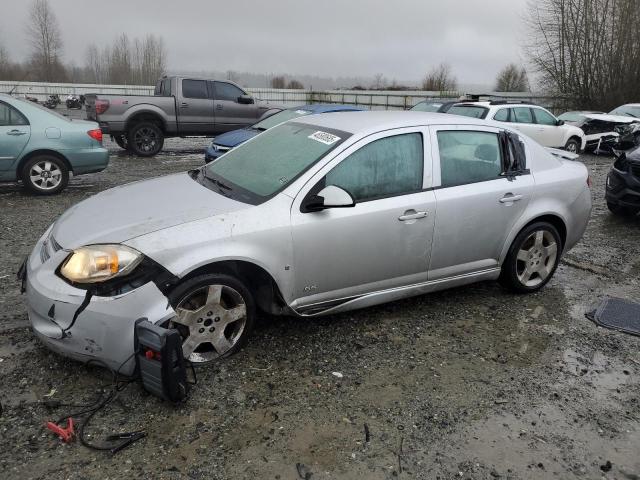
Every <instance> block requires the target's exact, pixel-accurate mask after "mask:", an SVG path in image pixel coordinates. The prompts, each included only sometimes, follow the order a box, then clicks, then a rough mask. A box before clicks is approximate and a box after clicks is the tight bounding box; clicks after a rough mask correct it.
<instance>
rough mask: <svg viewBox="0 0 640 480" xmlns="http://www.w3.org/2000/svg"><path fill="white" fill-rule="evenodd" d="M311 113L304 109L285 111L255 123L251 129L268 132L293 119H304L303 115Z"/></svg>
mask: <svg viewBox="0 0 640 480" xmlns="http://www.w3.org/2000/svg"><path fill="white" fill-rule="evenodd" d="M310 113H311V112H310V111H309V110H305V109H304V108H295V109H293V108H292V109H290V110H283V111H281V112H278V113H276V114H274V115H271V116H270V117H268V118H265V119H264V120H262V121H261V122H258V123H255V124H254V125H252V126H251V128H255V129H256V130H268V129H269V128H271V127H275V126H276V125H278V124H280V123H282V122H286V121H287V120H291V119H292V118H298V117H302V116H303V115H309V114H310Z"/></svg>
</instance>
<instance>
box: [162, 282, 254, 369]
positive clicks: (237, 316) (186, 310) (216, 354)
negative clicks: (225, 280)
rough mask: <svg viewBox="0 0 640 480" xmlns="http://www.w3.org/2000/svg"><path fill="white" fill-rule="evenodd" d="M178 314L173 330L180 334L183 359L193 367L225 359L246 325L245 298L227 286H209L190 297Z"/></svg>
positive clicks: (172, 323) (199, 289) (178, 310)
mask: <svg viewBox="0 0 640 480" xmlns="http://www.w3.org/2000/svg"><path fill="white" fill-rule="evenodd" d="M175 312H176V315H177V317H176V318H174V319H173V320H172V322H171V327H172V328H176V329H178V331H180V334H181V335H182V338H183V344H182V351H183V354H184V357H185V358H186V359H188V360H189V361H190V362H192V363H205V362H210V361H212V360H216V359H217V358H220V357H222V356H224V355H225V353H227V352H228V351H229V350H231V349H232V348H233V347H234V346H235V345H236V344H237V343H238V342H239V341H240V337H241V336H242V333H243V332H244V329H245V325H246V323H247V306H246V304H245V302H244V299H243V298H242V295H241V294H240V293H239V292H238V291H237V290H235V289H234V288H231V287H229V286H227V285H207V286H204V287H200V288H198V289H196V290H194V291H192V292H190V293H188V294H187V295H186V296H185V297H184V298H183V299H182V300H181V301H180V302H179V303H178V305H177V306H176V308H175Z"/></svg>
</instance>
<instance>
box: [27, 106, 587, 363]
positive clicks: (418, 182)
mask: <svg viewBox="0 0 640 480" xmlns="http://www.w3.org/2000/svg"><path fill="white" fill-rule="evenodd" d="M590 211H591V194H590V190H589V187H588V172H587V169H586V168H585V166H584V165H583V164H581V163H580V162H576V161H569V160H563V159H561V158H556V157H554V156H553V155H552V154H550V153H549V152H548V151H546V150H545V149H544V148H543V147H541V146H540V145H538V144H537V143H536V142H534V141H532V140H531V139H529V138H528V137H526V136H524V135H522V134H521V133H519V132H517V131H514V130H512V129H511V128H510V127H509V126H507V125H505V124H498V123H492V122H486V121H482V120H476V119H472V118H465V117H460V116H453V115H451V116H446V115H438V114H431V113H423V112H355V113H352V112H350V113H329V114H321V115H313V116H309V117H308V118H300V119H296V120H295V121H290V122H287V123H284V124H282V125H279V126H277V127H274V128H273V129H270V130H268V131H266V132H264V133H262V134H261V135H259V136H257V137H255V138H254V139H252V140H250V141H248V142H247V143H245V144H243V145H241V146H239V147H238V148H236V149H234V150H231V151H230V152H228V153H226V154H225V155H223V156H222V157H220V158H219V159H218V160H216V161H215V162H212V163H210V164H208V165H206V166H203V167H202V168H200V169H197V170H192V171H189V172H185V173H181V174H176V175H170V176H165V177H160V178H155V179H151V180H146V181H142V182H136V183H132V184H129V185H124V186H121V187H117V188H113V189H111V190H107V191H105V192H102V193H100V194H98V195H95V196H93V197H91V198H89V199H87V200H85V201H83V202H81V203H79V204H77V205H75V206H74V207H72V208H70V209H69V210H68V211H67V212H65V213H64V214H63V215H62V216H61V217H60V218H59V219H58V220H57V221H56V222H55V223H54V224H53V225H51V227H50V228H49V229H48V230H47V231H46V232H45V233H44V235H43V236H42V238H41V239H40V240H39V241H38V243H37V244H36V246H35V248H34V250H33V252H32V253H31V255H30V257H29V258H28V259H27V261H26V266H25V269H24V270H25V274H24V275H23V281H24V285H25V288H26V293H27V304H28V313H29V318H30V320H31V324H32V326H33V330H34V332H35V334H36V335H37V336H38V337H39V338H40V339H41V340H42V342H43V343H44V344H45V345H47V346H48V347H49V348H50V349H52V350H54V351H56V352H59V353H61V354H63V355H67V356H69V357H73V358H75V359H78V360H81V361H88V360H89V359H98V360H100V361H102V362H105V363H106V364H108V365H109V366H110V367H112V368H114V369H116V368H121V371H122V372H123V373H131V372H132V370H133V368H134V361H133V360H132V359H131V356H132V354H133V349H134V347H133V345H134V339H133V336H134V322H135V321H136V319H138V318H141V317H145V318H147V319H148V320H150V321H151V322H153V323H155V324H159V325H163V326H167V327H172V328H176V329H177V330H178V331H179V332H180V334H181V336H182V338H183V351H184V355H185V357H187V358H188V359H189V360H191V361H192V362H194V363H202V362H209V361H214V360H216V359H218V358H220V357H223V356H226V355H229V354H231V353H233V352H235V351H237V350H238V349H239V348H240V347H241V346H242V345H243V343H244V342H245V340H246V338H247V336H248V334H249V332H250V331H251V327H252V325H253V323H254V320H255V318H256V315H257V314H258V312H260V311H262V312H268V313H270V314H276V315H295V316H299V317H311V316H316V315H326V314H331V313H338V312H344V311H348V310H352V309H356V308H362V307H368V306H371V305H376V304H380V303H383V302H388V301H392V300H398V299H401V298H406V297H410V296H414V295H421V294H425V293H428V292H432V291H436V290H441V289H445V288H448V287H453V286H460V285H465V284H469V283H472V282H477V281H481V280H500V281H501V282H502V283H503V284H504V285H505V286H507V287H508V288H510V289H512V290H514V291H517V292H534V291H537V290H538V289H540V288H541V287H543V286H544V285H545V284H546V283H547V282H548V281H549V279H550V278H551V276H552V275H553V273H554V271H555V269H556V266H557V265H558V261H559V259H560V257H561V255H562V254H563V253H564V252H566V251H568V250H569V249H570V248H572V247H573V246H574V245H575V244H576V242H578V240H579V239H580V238H581V236H582V234H583V232H584V230H585V228H586V225H587V222H588V218H589V214H590Z"/></svg>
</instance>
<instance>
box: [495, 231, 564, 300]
mask: <svg viewBox="0 0 640 480" xmlns="http://www.w3.org/2000/svg"><path fill="white" fill-rule="evenodd" d="M561 252H562V241H561V239H560V235H559V234H558V231H557V230H556V228H555V227H554V226H553V225H551V224H550V223H547V222H536V223H533V224H531V225H529V226H528V227H526V228H525V229H524V230H522V231H521V232H520V233H519V234H518V236H517V237H516V238H515V240H514V241H513V243H512V244H511V248H509V253H508V254H507V258H505V261H504V263H503V265H502V272H501V274H500V283H502V284H503V285H504V286H505V287H507V288H508V289H510V290H512V291H514V292H519V293H529V292H535V291H537V290H540V289H541V288H542V287H544V286H545V285H546V283H547V282H548V281H549V280H550V279H551V277H552V276H553V274H554V272H555V271H556V268H557V267H558V262H559V261H560V254H561Z"/></svg>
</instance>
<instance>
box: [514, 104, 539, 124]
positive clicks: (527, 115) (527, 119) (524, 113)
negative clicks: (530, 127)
mask: <svg viewBox="0 0 640 480" xmlns="http://www.w3.org/2000/svg"><path fill="white" fill-rule="evenodd" d="M511 115H512V118H511V120H512V121H515V122H516V123H534V122H533V115H532V114H531V109H530V108H529V107H513V108H512V109H511Z"/></svg>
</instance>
